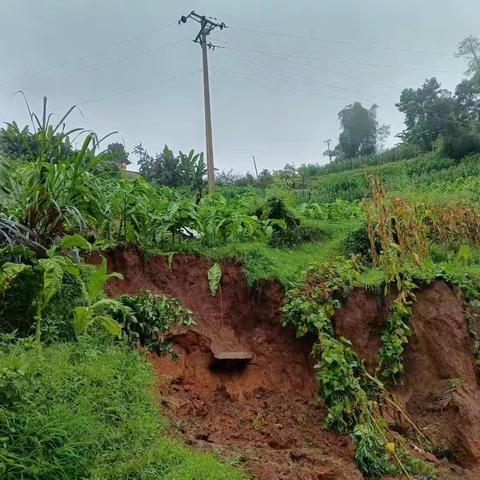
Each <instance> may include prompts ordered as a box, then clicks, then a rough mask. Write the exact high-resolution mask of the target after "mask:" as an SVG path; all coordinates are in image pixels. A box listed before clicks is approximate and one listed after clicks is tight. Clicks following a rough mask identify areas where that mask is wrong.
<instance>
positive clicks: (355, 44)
mask: <svg viewBox="0 0 480 480" xmlns="http://www.w3.org/2000/svg"><path fill="white" fill-rule="evenodd" d="M231 28H233V29H235V30H240V31H244V32H249V33H260V34H262V35H272V36H275V37H286V38H297V39H299V40H313V41H317V42H325V43H332V44H336V45H348V46H351V47H362V48H376V49H381V50H390V51H394V52H404V53H416V54H422V55H439V56H444V57H455V55H453V54H451V53H446V52H432V51H427V50H413V49H409V48H397V47H390V46H386V45H375V44H369V43H361V42H349V41H344V40H334V39H331V38H327V37H323V38H320V37H310V36H306V35H296V34H289V33H279V32H269V31H266V30H256V29H253V28H244V27H235V26H233V27H231Z"/></svg>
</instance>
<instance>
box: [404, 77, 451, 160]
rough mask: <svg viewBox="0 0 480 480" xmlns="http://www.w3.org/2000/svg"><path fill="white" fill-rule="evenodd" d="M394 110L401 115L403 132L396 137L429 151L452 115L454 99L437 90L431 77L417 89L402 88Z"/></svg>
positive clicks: (436, 82)
mask: <svg viewBox="0 0 480 480" xmlns="http://www.w3.org/2000/svg"><path fill="white" fill-rule="evenodd" d="M395 105H396V107H397V108H398V109H399V110H400V111H401V112H402V113H404V114H405V127H406V128H405V130H403V132H402V133H400V134H399V137H400V138H402V139H403V140H406V141H408V142H411V143H413V144H415V145H419V146H420V147H421V148H422V150H424V151H430V150H432V148H433V144H434V142H435V140H436V139H437V138H438V136H439V135H440V134H441V133H443V131H444V128H445V125H446V122H447V119H448V118H449V117H450V116H451V115H452V114H453V113H454V112H455V99H454V98H453V97H452V94H451V93H450V92H449V91H448V90H445V89H442V88H441V85H440V83H439V82H438V81H437V79H436V78H435V77H432V78H430V79H427V80H425V83H424V84H423V85H422V87H421V88H417V89H416V90H415V89H413V88H406V89H404V90H403V91H402V93H401V95H400V101H399V102H398V103H396V104H395Z"/></svg>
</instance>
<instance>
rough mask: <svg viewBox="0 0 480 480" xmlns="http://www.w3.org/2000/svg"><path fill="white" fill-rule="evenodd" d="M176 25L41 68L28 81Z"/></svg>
mask: <svg viewBox="0 0 480 480" xmlns="http://www.w3.org/2000/svg"><path fill="white" fill-rule="evenodd" d="M176 24H177V22H171V23H168V24H166V25H162V26H160V27H157V28H154V29H152V30H148V31H146V32H141V33H139V34H137V35H135V36H132V37H129V38H127V39H125V40H122V41H120V42H116V43H113V44H111V45H109V46H107V47H105V48H102V49H100V50H97V51H95V52H92V53H90V54H88V55H82V56H78V57H74V58H70V59H68V60H65V61H63V62H61V63H57V64H55V65H51V66H49V67H46V68H41V69H39V70H36V71H33V72H31V73H29V74H28V77H29V79H31V78H32V77H35V76H37V75H43V74H45V73H48V72H51V71H53V70H58V69H60V68H63V67H65V66H68V65H71V64H76V63H78V62H81V61H84V60H87V59H89V58H92V57H95V56H97V55H101V54H104V53H105V52H107V51H109V50H112V49H114V48H117V47H120V46H123V45H127V44H128V43H131V42H134V41H138V40H141V39H142V38H145V37H148V36H149V35H153V34H154V33H157V32H160V31H162V30H165V29H167V28H170V27H172V26H174V25H176ZM12 83H14V82H13V81H11V82H5V83H2V84H0V87H4V86H8V85H11V84H12Z"/></svg>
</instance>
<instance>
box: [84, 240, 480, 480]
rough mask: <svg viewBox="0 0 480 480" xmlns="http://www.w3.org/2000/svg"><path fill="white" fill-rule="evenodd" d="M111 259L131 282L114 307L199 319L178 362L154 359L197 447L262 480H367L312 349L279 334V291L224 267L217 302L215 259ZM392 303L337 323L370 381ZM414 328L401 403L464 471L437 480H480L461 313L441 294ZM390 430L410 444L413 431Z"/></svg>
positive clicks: (285, 332) (177, 336) (363, 299)
mask: <svg viewBox="0 0 480 480" xmlns="http://www.w3.org/2000/svg"><path fill="white" fill-rule="evenodd" d="M106 256H107V260H108V264H109V269H110V270H112V271H117V272H120V273H122V274H123V275H124V276H125V279H124V280H122V281H119V280H112V281H111V282H110V283H109V287H108V288H109V293H110V294H111V295H114V296H116V295H120V294H123V293H130V294H134V293H138V292H139V291H140V290H142V289H148V290H150V291H152V292H153V293H162V294H166V295H170V296H173V297H176V298H178V299H179V300H180V301H181V302H182V304H183V305H185V306H186V307H188V308H190V309H191V310H192V311H193V313H194V314H195V316H196V319H197V324H196V325H195V326H194V327H190V328H188V329H186V330H185V329H184V330H178V331H175V332H173V334H172V337H171V341H172V343H173V346H174V349H175V351H176V352H177V353H178V355H179V360H178V362H173V361H172V360H170V359H169V358H158V357H152V358H151V362H152V364H153V366H154V367H155V369H156V371H157V372H158V374H159V379H160V381H159V389H160V391H161V393H162V395H163V398H164V401H163V405H164V410H165V412H166V413H167V414H168V415H169V416H170V417H171V418H172V420H173V424H174V425H175V426H176V428H177V430H180V431H181V432H182V433H183V434H184V436H185V437H186V439H187V441H188V442H189V443H191V444H192V445H194V446H197V447H201V448H204V449H207V450H216V451H220V452H222V453H223V454H224V455H225V456H227V457H229V458H234V459H236V460H237V461H239V462H241V463H243V464H244V465H245V466H246V468H247V470H249V471H250V472H251V473H252V474H253V475H254V476H255V477H256V478H258V479H261V480H274V479H275V480H277V479H282V480H283V479H284V480H293V479H295V480H317V479H329V480H337V479H338V480H343V479H345V480H347V479H349V480H355V479H361V478H362V475H361V474H360V472H359V471H358V469H357V467H356V465H355V461H354V448H353V444H352V442H351V440H350V439H349V438H348V437H344V436H341V435H338V434H336V433H334V432H327V431H325V430H324V429H323V428H322V425H323V420H324V418H325V412H324V410H323V408H322V406H321V405H317V403H316V402H315V392H316V382H315V376H314V368H313V362H312V358H311V356H310V351H311V347H312V342H311V340H309V339H302V340H297V339H296V338H295V335H294V333H293V331H292V330H290V329H289V328H285V327H282V325H281V315H280V307H281V304H282V300H283V290H282V288H281V286H280V285H279V284H278V283H276V282H266V283H264V284H263V285H261V286H260V288H259V289H258V290H257V292H256V293H253V292H251V291H250V290H249V289H248V287H247V284H246V280H245V276H244V274H243V271H242V268H241V266H240V265H238V264H235V263H228V262H227V263H225V264H224V265H223V267H222V269H223V276H222V280H221V288H220V289H219V292H218V294H217V296H215V297H212V296H211V294H210V291H209V287H208V279H207V272H208V269H209V268H210V266H211V262H210V261H208V260H207V259H204V258H199V257H196V256H193V255H178V256H175V257H174V259H173V263H172V266H171V268H170V267H169V265H168V261H167V259H166V258H165V257H160V256H159V257H153V258H150V259H148V260H146V259H144V258H143V257H142V255H141V254H140V253H139V252H138V251H137V250H136V249H135V248H130V249H117V250H115V251H113V252H108V253H107V254H106ZM91 261H98V258H97V259H95V258H91ZM390 302H391V298H388V297H387V298H379V297H378V296H377V295H373V294H369V293H367V292H365V291H364V290H362V289H357V290H354V291H353V292H352V293H351V295H350V296H349V298H348V299H347V301H346V303H345V305H344V307H343V308H342V310H340V311H339V313H338V314H337V316H336V318H335V325H336V331H337V333H338V334H339V335H343V336H345V337H347V338H348V339H350V340H351V341H352V344H353V347H354V348H355V350H356V351H357V353H358V354H359V356H360V357H362V358H363V359H364V360H365V362H366V365H367V367H368V368H369V369H370V370H371V371H374V370H375V368H376V366H377V365H378V358H377V353H378V349H379V347H380V345H381V339H380V335H381V329H382V326H383V323H384V322H385V319H386V318H387V315H388V307H389V303H390ZM412 321H413V335H412V337H411V339H410V342H409V344H408V346H407V349H406V352H405V357H404V358H405V370H406V373H405V376H404V379H403V382H402V384H401V385H397V386H395V387H394V389H393V393H394V394H395V395H396V396H397V397H398V399H399V400H400V403H401V404H402V405H403V406H404V408H405V410H406V411H407V412H408V414H409V415H410V416H411V418H412V419H413V420H414V421H415V422H416V423H417V424H418V425H419V426H420V428H422V430H423V431H424V432H425V434H426V435H427V436H428V437H429V438H430V439H431V440H432V442H433V443H434V444H435V445H437V446H438V447H437V452H436V453H437V454H438V455H440V456H442V455H443V456H444V457H446V458H447V459H449V460H453V461H454V462H456V464H457V465H454V464H451V463H450V464H449V463H448V462H447V461H446V460H443V461H442V462H439V467H440V472H441V473H440V476H439V478H441V479H444V480H447V479H454V478H455V479H457V478H465V479H471V480H473V479H478V478H480V470H478V465H479V460H480V403H479V399H478V394H479V388H478V383H477V375H476V374H477V372H476V365H475V361H474V355H473V349H472V348H473V347H472V341H471V338H470V337H469V333H468V330H467V328H466V324H465V320H464V312H463V306H462V302H461V301H460V299H459V298H457V296H456V295H455V293H454V292H453V291H452V290H451V289H450V288H449V287H448V286H447V285H446V284H445V283H443V282H435V283H434V284H432V286H430V287H429V288H427V289H425V290H423V291H421V292H419V293H418V294H417V302H416V305H415V307H414V310H413V318H412ZM393 427H394V428H396V429H398V430H399V431H401V432H402V433H405V434H406V435H408V434H409V428H410V427H409V425H408V424H402V422H401V421H398V424H396V425H393Z"/></svg>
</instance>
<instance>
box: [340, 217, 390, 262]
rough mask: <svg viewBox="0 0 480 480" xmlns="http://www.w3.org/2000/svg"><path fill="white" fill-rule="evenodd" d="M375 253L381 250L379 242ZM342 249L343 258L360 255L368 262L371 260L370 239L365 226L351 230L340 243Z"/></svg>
mask: <svg viewBox="0 0 480 480" xmlns="http://www.w3.org/2000/svg"><path fill="white" fill-rule="evenodd" d="M376 247H377V251H380V250H381V246H380V242H379V241H378V242H377V245H376ZM342 249H343V253H344V255H345V256H349V255H352V254H359V255H362V256H363V257H364V258H366V259H368V261H371V260H372V252H371V245H370V238H369V236H368V232H367V226H366V225H365V224H363V225H361V226H359V227H356V228H354V229H352V230H351V231H350V232H349V233H348V234H347V235H346V236H345V238H344V240H343V242H342Z"/></svg>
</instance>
